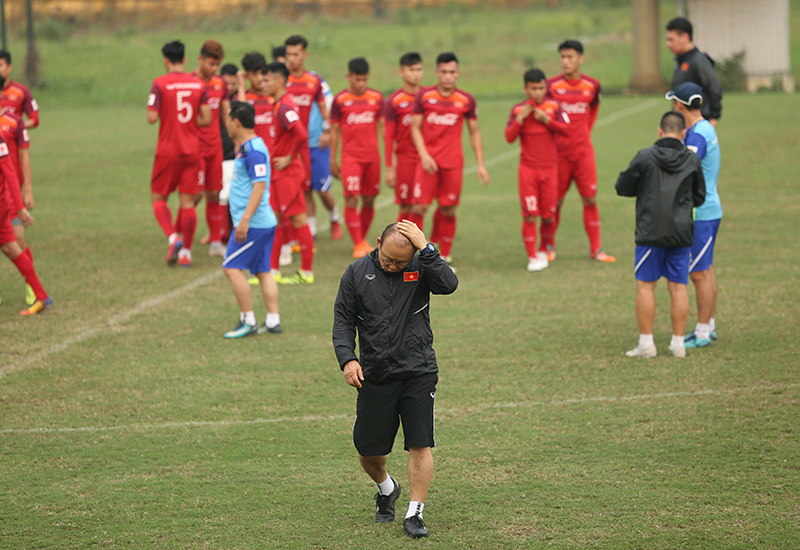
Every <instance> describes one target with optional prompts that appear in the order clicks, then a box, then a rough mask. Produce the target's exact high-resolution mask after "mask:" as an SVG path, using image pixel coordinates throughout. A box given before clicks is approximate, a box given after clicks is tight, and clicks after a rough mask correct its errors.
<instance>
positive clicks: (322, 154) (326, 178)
mask: <svg viewBox="0 0 800 550" xmlns="http://www.w3.org/2000/svg"><path fill="white" fill-rule="evenodd" d="M331 183H333V178H332V177H331V152H330V150H329V149H328V148H327V147H326V148H325V149H320V148H319V147H312V148H311V189H313V190H314V191H320V192H323V191H328V190H329V189H330V188H331Z"/></svg>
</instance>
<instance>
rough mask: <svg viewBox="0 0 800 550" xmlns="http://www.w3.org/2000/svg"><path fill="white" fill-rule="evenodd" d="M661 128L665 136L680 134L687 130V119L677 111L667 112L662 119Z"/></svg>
mask: <svg viewBox="0 0 800 550" xmlns="http://www.w3.org/2000/svg"><path fill="white" fill-rule="evenodd" d="M660 126H661V131H662V132H664V133H665V134H680V133H681V132H683V131H684V130H685V129H686V119H685V118H684V117H683V115H682V114H680V113H679V112H677V111H667V112H666V113H664V115H663V116H662V117H661V124H660Z"/></svg>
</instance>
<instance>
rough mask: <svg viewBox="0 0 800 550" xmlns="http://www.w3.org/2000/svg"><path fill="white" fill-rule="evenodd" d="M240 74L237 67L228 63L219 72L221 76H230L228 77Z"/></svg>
mask: <svg viewBox="0 0 800 550" xmlns="http://www.w3.org/2000/svg"><path fill="white" fill-rule="evenodd" d="M238 72H239V67H237V66H236V65H234V64H233V63H226V64H225V65H223V66H222V68H221V69H220V70H219V74H225V75H228V76H236V73H238Z"/></svg>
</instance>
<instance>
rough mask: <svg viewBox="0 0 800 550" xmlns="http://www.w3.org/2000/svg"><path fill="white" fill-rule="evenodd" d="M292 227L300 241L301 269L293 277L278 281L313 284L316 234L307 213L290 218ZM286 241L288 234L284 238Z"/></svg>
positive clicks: (282, 282) (282, 278)
mask: <svg viewBox="0 0 800 550" xmlns="http://www.w3.org/2000/svg"><path fill="white" fill-rule="evenodd" d="M289 222H290V224H291V227H293V228H294V233H295V235H296V236H297V240H298V241H299V243H300V271H298V272H297V273H295V274H294V275H292V276H291V277H281V278H280V279H279V280H278V282H279V283H281V284H312V283H313V282H314V271H313V269H314V236H313V235H312V234H311V228H310V227H309V225H308V219H307V217H306V214H305V213H302V214H297V215H295V216H291V217H290V218H289ZM282 240H283V241H284V242H286V240H287V239H286V236H285V235H284V237H283V239H282Z"/></svg>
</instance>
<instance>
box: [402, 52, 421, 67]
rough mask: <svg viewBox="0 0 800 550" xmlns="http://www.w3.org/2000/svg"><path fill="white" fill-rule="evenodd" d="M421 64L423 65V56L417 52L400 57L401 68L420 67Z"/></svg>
mask: <svg viewBox="0 0 800 550" xmlns="http://www.w3.org/2000/svg"><path fill="white" fill-rule="evenodd" d="M420 63H422V56H421V55H419V54H418V53H417V52H408V53H404V54H403V55H402V56H401V57H400V66H401V67H410V66H412V65H419V64H420Z"/></svg>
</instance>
